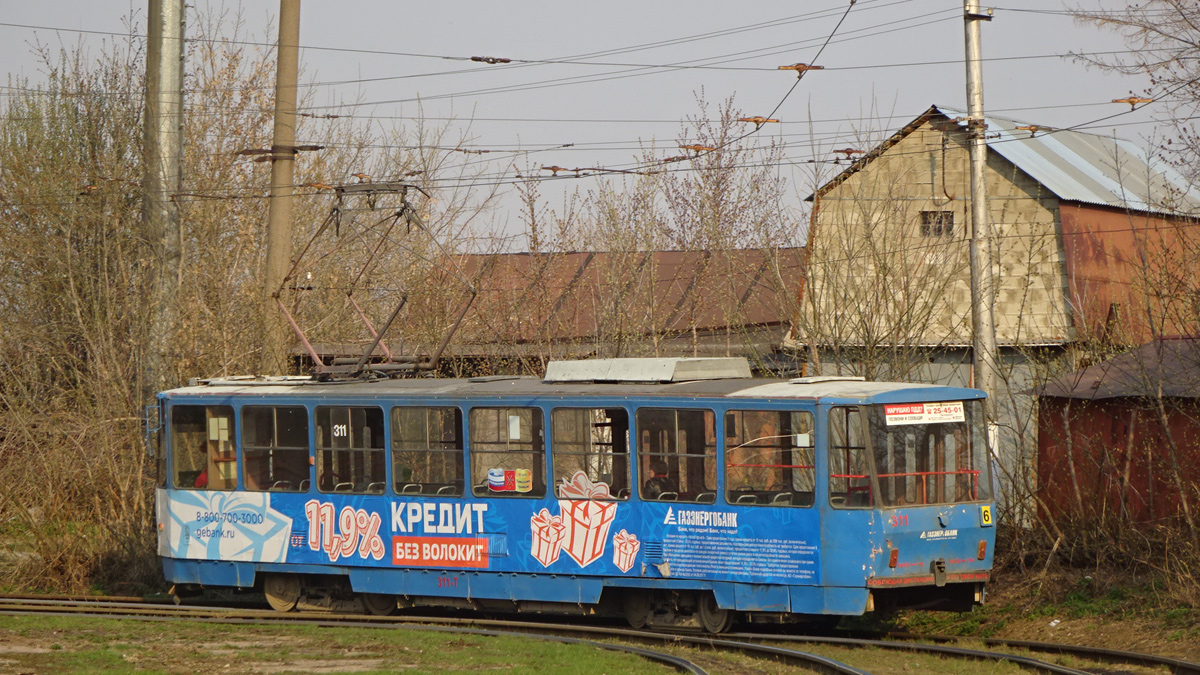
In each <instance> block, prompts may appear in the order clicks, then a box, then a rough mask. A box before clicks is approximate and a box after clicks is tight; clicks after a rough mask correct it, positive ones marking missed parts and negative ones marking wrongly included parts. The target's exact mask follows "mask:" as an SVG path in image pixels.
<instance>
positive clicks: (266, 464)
mask: <svg viewBox="0 0 1200 675" xmlns="http://www.w3.org/2000/svg"><path fill="white" fill-rule="evenodd" d="M242 453H243V459H242V473H243V475H244V477H245V481H246V489H247V490H258V491H267V490H269V491H272V492H278V491H282V492H302V491H305V490H308V488H309V484H310V483H309V481H310V480H311V479H310V478H309V464H308V410H306V409H305V408H303V407H288V408H285V407H275V406H246V407H244V408H242Z"/></svg>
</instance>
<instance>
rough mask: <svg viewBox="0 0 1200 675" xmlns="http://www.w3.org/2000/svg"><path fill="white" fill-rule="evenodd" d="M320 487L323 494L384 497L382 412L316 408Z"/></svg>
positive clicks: (318, 480)
mask: <svg viewBox="0 0 1200 675" xmlns="http://www.w3.org/2000/svg"><path fill="white" fill-rule="evenodd" d="M316 421H317V434H316V436H317V487H318V489H320V490H321V492H352V493H358V494H381V493H382V492H383V491H384V488H385V487H386V486H387V483H386V478H385V476H384V464H385V460H384V456H383V411H382V410H380V409H379V408H350V407H321V408H317V414H316Z"/></svg>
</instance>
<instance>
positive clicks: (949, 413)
mask: <svg viewBox="0 0 1200 675" xmlns="http://www.w3.org/2000/svg"><path fill="white" fill-rule="evenodd" d="M868 410H869V412H868V415H867V419H868V426H869V429H870V434H871V447H872V448H873V450H874V453H873V454H874V455H875V457H874V459H875V471H876V477H877V478H878V481H879V482H878V483H877V485H878V486H879V491H880V496H879V497H880V498H879V502H880V505H881V506H885V507H886V506H911V505H923V504H955V503H960V502H974V501H980V500H986V499H991V497H992V488H991V485H992V482H991V475H990V472H989V470H988V466H989V462H988V451H987V437H986V429H985V425H984V417H983V402H982V401H947V402H940V403H901V404H886V405H876V406H871V407H870V408H868Z"/></svg>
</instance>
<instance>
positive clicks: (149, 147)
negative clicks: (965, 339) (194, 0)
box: [142, 0, 184, 395]
mask: <svg viewBox="0 0 1200 675" xmlns="http://www.w3.org/2000/svg"><path fill="white" fill-rule="evenodd" d="M147 17H148V25H147V28H148V36H147V38H148V39H147V43H146V111H145V118H144V119H145V126H144V134H145V136H144V146H143V147H144V150H143V162H142V167H143V168H142V171H143V175H142V185H143V188H144V190H145V192H144V197H143V201H142V227H143V231H144V236H145V238H146V242H147V244H148V245H149V249H150V257H151V259H150V264H149V274H150V279H149V297H148V298H147V300H148V302H149V305H150V311H149V319H150V326H149V330H150V340H149V343H148V351H147V353H146V382H145V385H144V386H145V389H146V392H145V393H146V394H147V395H153V393H154V392H155V391H159V390H162V389H166V388H167V387H168V386H169V385H170V383H168V382H167V381H166V372H165V371H166V356H167V351H168V349H169V348H170V337H171V332H172V326H173V324H174V323H175V316H176V309H177V305H178V303H179V262H180V244H179V240H180V223H179V205H178V204H176V203H175V199H174V195H175V194H177V193H178V192H179V189H180V184H181V182H182V179H183V169H182V160H183V22H184V13H183V0H150V6H149V11H148V12H147Z"/></svg>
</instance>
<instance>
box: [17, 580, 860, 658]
mask: <svg viewBox="0 0 1200 675" xmlns="http://www.w3.org/2000/svg"><path fill="white" fill-rule="evenodd" d="M0 614H8V615H13V614H39V615H46V614H59V615H62V614H66V615H69V616H79V617H89V618H108V619H121V618H124V619H135V620H145V621H164V620H193V621H205V622H211V623H257V624H276V625H278V624H305V625H318V626H324V627H338V626H341V627H360V628H406V629H411V630H430V631H443V632H457V633H467V634H481V635H512V636H521V637H530V638H535V639H542V640H551V641H557V642H563V643H571V644H586V645H590V646H594V647H597V648H601V649H609V650H616V651H623V652H628V653H632V654H636V655H639V656H642V657H644V658H647V659H651V660H655V661H658V662H661V663H664V664H666V665H670V666H672V667H674V668H677V669H679V670H682V671H684V672H691V673H696V674H697V675H706V673H705V671H704V670H703V669H701V668H700V667H699V666H697V665H696V664H695V663H692V662H691V661H688V660H686V659H683V658H681V657H677V656H674V655H671V654H668V653H666V652H660V651H657V650H648V649H644V648H640V647H634V646H631V645H623V644H617V643H611V642H599V641H595V640H588V639H584V638H578V637H567V636H564V635H562V634H561V633H564V632H565V633H574V634H587V635H591V636H593V637H596V636H602V637H606V638H610V639H611V638H623V639H626V640H639V641H643V642H654V643H663V642H665V643H668V644H681V643H686V644H692V645H695V646H698V647H705V648H709V649H724V650H729V651H739V652H742V653H745V654H747V655H750V656H755V657H759V658H770V659H774V660H781V661H785V662H789V663H792V664H795V665H798V666H801V667H804V668H808V669H810V670H814V671H816V672H819V673H832V674H833V675H871V673H869V672H868V671H864V670H861V669H858V668H854V667H852V666H849V665H847V664H844V663H841V662H839V661H836V660H834V659H830V658H827V657H823V656H819V655H817V654H809V653H807V652H801V651H797V650H793V649H784V648H780V647H774V646H769V645H759V644H753V643H749V642H734V641H731V640H721V639H715V638H708V637H702V636H699V635H675V634H669V633H662V632H654V631H635V630H627V629H616V628H604V627H589V626H580V625H558V624H546V623H534V622H529V621H500V620H493V619H455V618H433V617H368V616H357V615H339V614H327V613H316V612H288V613H280V612H275V611H273V610H222V609H218V608H194V607H186V606H173V605H168V604H165V603H163V604H157V603H155V604H147V603H131V602H118V603H105V602H103V601H78V600H72V601H54V600H43V599H34V600H17V601H15V602H13V601H10V602H5V598H0ZM447 624H449V625H447ZM475 626H493V627H494V628H480V627H475ZM498 628H505V629H507V630H498Z"/></svg>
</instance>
